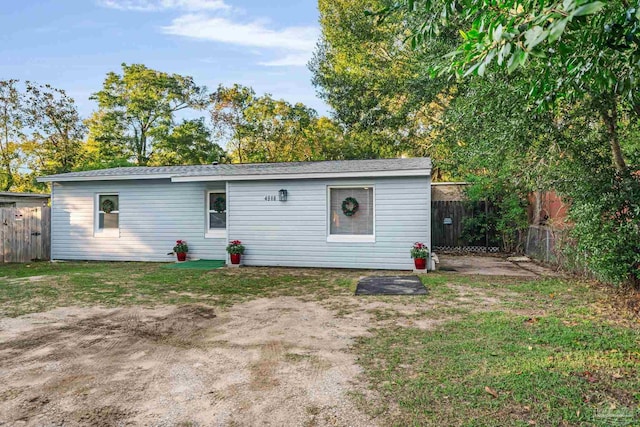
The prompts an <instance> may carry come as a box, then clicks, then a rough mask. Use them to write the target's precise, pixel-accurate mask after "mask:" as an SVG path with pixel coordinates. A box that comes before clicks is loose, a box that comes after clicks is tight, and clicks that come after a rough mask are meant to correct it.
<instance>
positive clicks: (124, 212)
mask: <svg viewBox="0 0 640 427" xmlns="http://www.w3.org/2000/svg"><path fill="white" fill-rule="evenodd" d="M209 189H210V190H216V189H221V190H223V189H224V183H171V182H170V181H169V180H145V181H138V182H136V181H101V182H96V181H94V182H68V183H56V184H55V190H54V193H53V194H54V200H53V203H52V224H53V227H52V230H53V232H52V237H51V251H52V259H69V260H104V261H132V260H136V261H173V260H174V259H175V255H173V256H172V255H167V253H169V252H171V250H172V248H173V245H174V244H175V241H176V240H177V239H183V240H186V241H187V243H188V244H189V255H190V256H191V257H194V258H203V259H226V252H225V247H226V244H227V241H226V239H224V238H222V239H206V238H205V237H204V235H205V218H206V217H205V193H206V191H207V190H209ZM97 193H118V194H119V197H120V198H119V203H120V223H119V226H120V237H94V204H95V195H96V194H97Z"/></svg>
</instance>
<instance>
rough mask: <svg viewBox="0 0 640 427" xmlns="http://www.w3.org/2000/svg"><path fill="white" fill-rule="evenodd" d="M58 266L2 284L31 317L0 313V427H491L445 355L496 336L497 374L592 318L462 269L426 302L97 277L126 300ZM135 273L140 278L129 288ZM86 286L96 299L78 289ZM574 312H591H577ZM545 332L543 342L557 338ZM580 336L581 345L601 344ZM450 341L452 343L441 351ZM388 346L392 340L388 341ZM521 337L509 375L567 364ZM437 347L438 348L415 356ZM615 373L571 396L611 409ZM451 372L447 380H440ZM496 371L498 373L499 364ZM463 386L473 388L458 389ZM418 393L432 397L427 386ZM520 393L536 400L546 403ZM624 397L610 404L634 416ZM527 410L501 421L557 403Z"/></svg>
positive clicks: (335, 276)
mask: <svg viewBox="0 0 640 427" xmlns="http://www.w3.org/2000/svg"><path fill="white" fill-rule="evenodd" d="M464 265H465V263H461V264H460V265H458V266H456V267H457V268H459V269H462V267H463V266H464ZM63 267H64V268H65V269H66V270H64V271H53V273H55V274H54V275H52V274H51V272H52V271H49V270H47V267H46V266H34V267H33V268H34V269H35V268H37V269H38V270H37V271H28V270H27V269H28V268H31V267H24V268H21V269H18V270H17V274H16V276H17V278H16V279H2V278H0V291H3V292H4V303H3V305H2V307H4V309H5V310H7V311H8V312H12V311H11V310H13V309H11V306H10V304H9V303H10V302H11V301H16V303H15V304H14V306H15V307H18V308H19V309H20V310H31V313H30V314H17V315H15V316H4V317H3V316H1V315H0V426H3V425H11V426H14V425H16V426H21V425H25V426H45V425H46V426H80V425H83V426H84V425H97V426H127V425H150V426H255V425H264V426H269V425H271V426H281V425H295V426H375V425H388V424H395V425H404V424H410V425H422V424H425V423H426V424H429V425H431V424H433V422H435V421H434V420H440V421H442V420H443V419H444V418H442V417H443V416H445V417H449V418H447V419H450V421H451V423H450V424H452V425H453V424H455V425H458V424H461V422H462V420H467V421H468V420H469V419H470V418H469V417H476V418H478V419H485V418H486V419H494V418H495V419H503V418H504V416H505V415H504V414H502V413H495V411H494V409H492V408H495V403H494V402H492V401H491V400H487V399H493V398H494V397H493V395H488V394H487V393H486V392H483V391H482V390H483V387H485V386H486V385H487V384H493V383H492V382H490V380H491V379H490V378H489V379H488V378H485V377H482V378H475V377H474V375H479V374H482V373H483V372H485V373H488V374H491V372H492V371H491V370H484V371H480V372H475V371H474V372H475V373H474V372H471V373H465V374H464V375H463V377H461V378H457V379H456V378H455V377H454V378H451V375H454V374H455V375H457V374H460V375H462V374H461V372H463V370H464V369H465V367H466V365H460V366H457V365H456V366H457V367H456V366H454V365H455V362H456V361H457V359H456V358H457V355H458V354H459V352H460V351H461V349H459V348H451V349H448V348H447V346H450V345H454V344H455V343H457V342H460V343H461V344H460V345H462V346H463V347H462V351H463V352H464V351H466V350H465V349H466V348H467V347H464V346H473V345H475V344H473V343H475V342H476V341H477V339H478V336H481V337H482V338H481V339H482V340H485V339H494V338H495V339H494V342H493V344H492V350H491V351H492V353H491V354H502V353H504V355H505V359H504V360H506V361H507V362H509V360H510V359H508V356H509V355H510V354H512V352H513V348H514V347H513V345H514V344H513V343H511V342H506V341H505V344H504V346H502V344H501V343H502V342H503V341H504V340H507V341H508V337H511V336H513V335H514V331H520V332H519V333H520V334H528V333H529V329H530V328H532V327H537V328H543V327H546V325H547V323H545V322H546V321H545V319H549V321H550V322H560V324H562V325H565V324H566V325H569V326H567V328H571V327H574V326H573V325H578V324H581V323H579V322H577V321H575V320H576V317H575V316H576V315H578V314H579V315H580V316H583V315H584V316H587V315H589V316H591V315H592V314H589V313H596V312H598V313H600V312H601V310H602V309H603V306H602V305H593V304H595V299H594V298H595V297H593V296H591V295H592V294H591V293H589V292H590V291H589V290H588V288H587V287H586V286H584V285H581V284H579V283H577V282H575V283H573V284H572V285H571V287H568V286H567V285H566V284H565V283H564V282H562V281H561V280H550V281H549V280H547V281H545V280H539V281H526V280H525V281H523V280H522V279H513V278H507V277H496V276H482V275H479V274H478V275H474V276H468V275H465V274H464V273H463V272H461V271H457V272H453V271H449V272H443V273H436V274H431V273H430V274H428V275H427V276H426V277H424V278H423V280H425V283H427V287H428V288H429V294H428V295H422V296H412V297H407V296H390V297H386V296H384V297H381V296H374V297H357V296H354V295H353V290H354V285H355V281H356V280H357V278H358V277H360V276H361V275H362V272H348V271H345V272H342V271H321V270H318V271H312V270H303V269H299V270H296V269H291V270H275V269H255V270H253V269H246V271H245V270H243V271H229V272H226V271H218V272H212V273H207V272H191V273H188V272H187V273H184V272H183V273H181V274H178V273H176V274H175V277H174V276H172V275H171V274H172V273H171V272H166V271H164V270H160V267H158V266H155V265H149V266H145V265H130V264H113V265H111V264H110V265H108V266H106V267H105V268H107V267H108V268H109V272H110V276H109V279H110V280H113V277H114V275H118V276H117V277H118V279H119V280H120V283H122V289H113V288H112V287H113V284H112V283H101V282H100V280H106V279H103V278H104V277H105V275H104V274H103V273H102V272H101V273H100V274H96V273H95V270H97V269H100V268H102V267H103V266H102V265H96V266H91V267H92V269H93V272H87V271H86V270H87V269H86V267H84V266H83V265H67V266H63ZM485 267H486V266H485ZM490 267H491V266H490ZM483 268H484V267H483ZM119 269H121V270H122V271H119ZM139 270H143V273H141V275H140V276H137V277H135V278H132V279H131V283H129V282H127V280H128V279H127V278H128V277H131V276H132V274H136V272H137V271H139ZM23 273H24V274H25V275H24V276H22V274H23ZM36 273H37V274H36ZM43 273H44V274H43ZM46 273H49V274H48V275H47V274H46ZM547 273H548V274H551V273H549V272H546V273H545V275H546V274H547ZM533 274H534V275H535V276H536V278H537V279H539V277H540V276H541V275H536V274H535V273H533ZM33 277H38V279H37V280H32V278H33ZM481 277H487V279H486V280H484V279H479V278H481ZM2 280H4V282H3V281H2ZM527 280H530V279H527ZM88 284H92V286H93V287H92V288H89V289H87V286H88ZM50 289H54V290H55V292H51V291H50ZM177 289H180V290H181V292H182V293H178V292H177V291H176V290H177ZM107 291H108V292H110V294H108V297H105V296H104V295H105V292H107ZM265 294H266V295H268V296H266V297H265ZM0 296H1V295H0ZM177 298H179V299H182V298H185V299H188V301H187V302H180V301H175V299H177ZM32 299H37V301H38V305H37V306H38V307H40V306H46V304H50V305H49V309H48V311H45V310H40V312H34V311H35V310H33V307H34V305H33V304H31V303H30V302H29V301H31V300H32ZM71 301H76V305H73V304H68V303H69V302H71ZM62 304H66V306H61V305H62ZM598 304H600V303H598ZM109 305H111V307H113V308H108V306H109ZM56 306H58V308H53V307H56ZM585 306H588V307H592V308H590V309H589V312H588V313H586V314H583V312H584V311H585ZM574 310H575V311H574ZM607 312H608V311H607ZM27 313H29V312H28V311H27ZM496 313H502V314H496ZM496 315H502V316H505V318H508V319H514V320H512V321H513V322H515V323H513V324H509V325H507V326H505V327H504V330H502V329H495V328H498V327H502V326H500V325H501V323H499V322H497V321H496V320H495V319H494V317H491V316H496ZM585 318H586V317H585ZM487 319H491V321H490V322H488V321H487ZM522 319H524V321H523V320H522ZM605 321H606V322H609V321H610V319H609V318H608V319H606V320H605ZM487 322H488V323H487ZM496 322H497V323H496ZM554 324H555V323H552V324H551V326H549V331H546V329H543V330H541V332H540V333H543V332H544V333H547V332H548V334H549V337H550V338H549V339H555V338H554V337H556V335H557V327H556V326H553V325H554ZM465 325H468V327H467V326H465ZM476 325H480V326H481V325H485V326H484V327H485V329H486V328H489V329H487V330H485V331H481V330H480V329H477V327H476ZM531 325H535V326H531ZM443 327H446V328H447V332H446V334H444V335H443V334H442V333H441V329H442V328H443ZM478 327H479V326H478ZM603 327H604V326H603ZM606 327H607V328H610V326H608V325H606ZM616 327H617V326H616ZM492 328H494V329H492ZM611 328H613V327H612V326H611ZM521 329H522V330H521ZM612 330H613V329H612ZM620 330H621V331H623V332H624V331H626V330H623V329H620ZM585 331H586V332H585V334H588V336H597V335H598V334H601V333H602V331H600V330H599V329H598V330H593V331H592V330H588V329H587V330H585ZM615 331H618V330H617V329H615ZM451 333H457V334H458V338H456V340H454V341H449V340H447V339H446V337H447V336H449V334H451ZM607 333H609V335H611V334H612V332H607ZM616 333H618V332H616ZM625 333H626V334H627V335H628V336H627V335H624V336H623V335H620V336H622V338H616V340H617V341H615V343H618V344H619V345H618V347H612V348H617V349H618V350H616V351H619V353H609V352H605V353H602V352H601V351H600V349H599V348H598V349H596V350H594V351H598V352H597V353H595V354H597V355H598V357H599V358H600V359H597V360H601V358H602V357H604V356H603V354H604V355H610V354H611V355H615V354H626V353H628V352H630V350H628V349H627V350H625V348H626V347H624V346H627V347H629V348H633V343H634V342H635V341H634V336H633V335H630V333H629V332H625ZM403 334H404V335H403ZM478 334H480V335H478ZM394 337H399V338H398V340H399V341H398V342H397V343H396V342H394V341H393V340H394V339H395V338H394ZM523 337H524V335H523ZM625 337H626V338H625ZM440 338H443V341H442V342H441V343H440V342H439V341H438V339H440ZM519 339H520V338H519ZM521 339H522V341H523V342H525V344H527V345H528V346H529V347H528V349H529V350H527V352H525V353H523V354H522V355H520V354H519V355H518V357H519V358H518V359H517V360H514V361H513V363H514V364H515V365H517V366H520V365H521V363H520V360H521V359H522V360H523V361H524V360H525V356H526V357H529V356H530V355H534V356H535V357H536V359H535V360H536V361H538V360H540V361H548V360H550V359H549V357H551V356H550V355H553V354H555V353H554V352H555V351H556V350H557V348H559V347H560V348H565V350H564V351H565V354H566V355H570V354H571V351H572V350H571V348H570V346H571V345H573V344H572V343H574V341H575V340H574V338H572V335H570V334H569V335H567V338H566V343H565V342H564V341H563V342H561V343H555V344H554V345H553V346H552V347H549V349H546V348H545V349H543V350H544V351H543V350H539V351H541V353H540V354H537V353H535V351H534V350H536V349H535V348H534V347H533V346H532V345H531V344H530V341H529V339H530V338H527V337H524V338H521ZM545 339H547V338H545ZM464 340H468V341H469V344H465V342H466V341H464ZM625 340H626V341H625ZM435 342H438V344H437V345H435V344H434V345H435V347H434V348H435V350H433V349H432V350H431V351H429V352H427V353H426V354H421V352H424V351H425V348H427V347H426V346H428V345H431V344H433V343H435ZM430 343H431V344H430ZM598 345H600V344H598ZM611 345H614V344H611ZM562 346H564V347H562ZM607 346H609V344H607ZM502 347H504V348H502ZM472 348H475V347H472ZM607 348H609V347H607ZM625 352H626V353H625ZM475 353H478V356H477V358H478V360H477V361H475V362H473V363H486V362H484V361H485V360H486V357H488V356H486V355H483V354H482V352H477V351H476V350H474V352H471V353H468V352H467V353H465V354H475ZM434 354H439V356H438V357H435V358H434ZM491 357H494V356H491ZM567 357H569V356H567ZM571 357H573V356H571ZM575 357H576V358H578V357H580V358H581V357H582V356H581V355H580V354H576V356H575ZM607 357H609V356H607ZM611 357H613V356H611ZM500 360H503V359H500ZM572 360H573V359H571V360H570V361H569V362H571V363H569V362H567V363H569V365H571V370H569V368H565V367H563V368H562V376H561V377H560V378H569V380H571V378H573V377H574V373H573V370H575V369H576V368H575V366H582V365H585V367H584V368H583V367H581V368H579V369H580V370H581V372H582V371H585V372H586V371H587V367H588V369H589V372H592V371H593V369H594V368H593V367H591V366H590V365H589V366H587V365H586V364H585V363H586V362H584V361H583V360H582V359H576V360H575V361H572ZM594 360H595V359H594ZM616 360H617V359H616ZM625 360H626V359H625ZM440 362H442V364H440ZM461 363H462V362H461ZM509 363H511V362H509ZM522 363H525V362H522ZM526 363H528V364H532V362H531V361H530V360H528V359H527V360H526ZM599 363H600V362H599ZM616 363H617V362H616ZM625 363H627V362H626V361H624V363H623V364H619V365H615V364H614V363H613V362H612V364H611V366H610V367H607V369H608V370H609V371H611V372H608V371H607V372H608V374H611V375H610V376H611V378H613V379H612V380H611V381H613V382H611V383H609V382H606V383H605V382H604V381H600V382H585V383H584V384H583V385H580V387H582V388H581V389H580V390H582V391H581V392H583V393H587V392H592V391H593V393H597V395H598V396H600V395H602V393H608V392H607V391H606V390H610V389H612V390H614V389H615V390H614V391H615V392H616V393H618V394H619V395H621V396H622V395H623V394H621V393H623V392H624V393H626V390H627V389H631V388H632V385H630V384H631V383H629V384H627V382H626V381H629V382H630V381H632V380H631V378H633V375H632V368H629V367H628V366H627V365H625ZM449 364H452V366H454V368H455V369H457V370H454V371H451V370H450V369H449ZM614 365H615V366H614ZM509 366H510V365H509ZM425 367H427V368H425ZM492 369H493V368H492ZM494 369H495V372H506V371H504V369H505V368H504V367H502V366H495V367H494ZM509 369H510V368H509ZM541 372H543V373H546V372H548V368H545V369H543V370H542V371H541ZM455 375H454V376H455ZM483 375H484V374H483ZM567 375H568V376H567ZM474 378H475V379H474ZM545 378H546V377H545ZM590 378H591V377H590ZM598 378H604V375H602V376H599V377H598ZM627 378H629V380H627ZM470 379H473V381H476V382H477V384H475V383H473V382H471V383H470V384H467V385H465V384H462V381H463V380H464V381H470ZM491 381H493V380H491ZM541 381H542V380H541ZM571 381H572V380H571ZM429 382H432V383H433V384H435V385H437V387H436V386H435V385H433V384H432V385H431V386H429V387H426V386H425V384H429ZM447 384H449V385H447ZM456 384H460V387H462V390H464V391H461V392H456V393H457V394H456V393H454V394H453V395H452V396H457V395H461V396H462V395H463V394H465V393H467V391H468V390H469V389H472V390H476V389H479V390H480V392H479V393H477V392H476V394H475V395H472V396H471V397H470V398H471V399H472V400H473V402H474V404H475V405H476V406H473V407H468V405H467V404H466V403H465V402H467V400H466V399H467V398H466V397H465V398H464V399H463V402H455V401H453V400H451V399H452V397H449V398H448V399H450V401H451V402H454V403H455V404H454V403H451V404H449V405H445V407H440V406H442V405H443V403H442V402H448V400H446V399H445V400H442V399H441V398H439V397H437V396H439V394H438V393H441V392H440V391H439V390H445V389H444V388H443V387H445V386H446V387H455V386H456ZM509 384H513V382H510V383H509ZM541 384H544V381H542V382H541ZM492 386H493V387H498V386H497V385H492ZM523 387H524V388H522V389H518V388H516V389H514V390H513V391H510V392H506V391H504V392H501V393H500V394H499V396H500V399H503V401H502V400H501V405H502V406H501V407H504V408H506V409H504V410H505V411H507V412H505V414H511V415H513V413H515V412H513V413H512V412H509V411H512V410H513V408H514V407H515V406H517V405H518V404H516V403H514V402H512V401H511V400H510V397H509V396H511V395H510V394H509V393H513V394H512V395H513V396H516V395H518V394H517V393H524V392H527V393H528V392H529V389H530V388H531V387H530V385H526V386H523ZM573 387H575V384H574V385H573ZM616 387H617V388H619V389H620V390H617V389H616ZM592 389H594V390H592ZM523 390H524V391H523ZM531 392H532V393H536V395H539V394H540V393H543V395H544V390H536V389H533V390H531ZM610 394H611V393H610ZM614 394H615V393H614ZM618 394H615V395H616V396H617V395H618ZM585 395H586V394H585ZM580 396H582V395H580ZM580 396H578V397H577V399H582V397H580ZM625 396H626V395H625ZM434 399H436V400H434ZM438 399H439V400H438ZM632 400H633V399H631V398H629V399H626V400H624V399H623V400H620V402H619V403H621V404H624V405H627V406H628V407H630V406H629V405H631V403H629V402H632ZM436 402H439V403H437V404H436ZM581 404H584V403H581ZM465 405H467V406H465ZM514 405H515V406H514ZM554 405H555V406H554ZM570 405H572V406H575V405H576V402H574V401H570ZM584 405H586V404H584ZM538 406H539V408H541V409H537V408H538ZM538 406H535V405H534V406H531V408H532V409H531V413H527V414H525V415H522V416H518V417H516V418H517V419H511V418H513V417H512V416H511V415H508V416H509V417H511V418H509V422H508V423H505V425H506V424H509V425H520V424H519V423H520V422H521V421H522V420H524V421H525V422H530V421H533V420H534V419H535V418H536V417H537V418H538V419H539V420H540V423H539V425H558V424H557V417H556V414H558V413H559V412H558V410H556V409H557V407H560V408H564V407H563V406H562V405H560V404H558V403H549V402H547V401H544V402H542V403H541V404H540V405H538ZM425 408H430V409H429V410H428V411H427V410H426V409H425ZM477 408H480V410H479V409H477ZM549 408H550V409H549ZM554 408H556V409H554ZM547 409H548V410H547ZM588 409H589V407H588V405H587V407H586V410H588ZM537 410H539V411H540V413H539V414H537V413H536V412H535V411H537ZM478 411H480V413H478ZM492 411H493V412H492ZM572 413H574V414H575V413H576V412H575V411H573V412H572ZM455 414H459V415H455ZM577 414H578V415H573V417H574V418H575V419H576V420H581V418H579V417H583V418H584V415H580V414H583V412H581V410H579V411H578V412H577ZM554 417H556V418H554ZM545 420H546V421H545ZM458 421H460V422H458ZM572 423H573V421H572V422H570V423H569V425H571V424H572ZM573 424H575V423H573ZM496 425H498V424H496ZM575 425H577V424H575Z"/></svg>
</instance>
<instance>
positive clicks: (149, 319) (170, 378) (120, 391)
mask: <svg viewBox="0 0 640 427" xmlns="http://www.w3.org/2000/svg"><path fill="white" fill-rule="evenodd" d="M368 326H370V325H369V324H368V317H367V316H366V315H363V316H361V317H354V318H353V319H351V320H350V321H345V319H340V318H336V316H335V314H334V312H332V311H330V310H328V309H326V308H323V307H322V306H320V305H319V304H318V303H316V302H303V301H301V300H299V299H297V298H293V297H279V298H271V299H257V300H253V301H251V302H248V303H244V304H238V305H236V306H233V307H231V308H230V309H228V310H226V311H219V310H218V309H213V308H211V307H208V306H205V305H186V306H180V307H161V308H155V309H145V308H140V307H132V308H125V309H100V308H86V309H85V308H70V309H57V310H53V311H50V312H47V313H40V314H34V315H28V316H22V317H18V318H14V319H8V318H5V319H0V377H1V378H2V381H1V382H0V425H2V424H4V423H6V424H9V425H44V424H46V425H65V426H67V425H69V426H75V425H104V426H111V425H114V426H115V425H317V426H324V425H351V426H359V425H362V426H370V425H373V424H374V423H373V421H372V420H371V419H369V418H368V417H367V416H366V415H365V414H363V413H362V412H360V410H359V409H358V408H357V407H356V406H355V404H354V402H353V401H352V399H351V398H350V397H349V392H350V391H353V390H356V389H358V388H359V387H360V385H359V383H358V377H359V374H360V373H361V371H360V368H359V366H358V365H357V364H356V361H355V359H354V356H353V355H352V354H351V353H350V352H349V347H350V346H351V345H352V344H353V340H354V338H356V337H358V336H362V335H364V334H366V331H367V328H368Z"/></svg>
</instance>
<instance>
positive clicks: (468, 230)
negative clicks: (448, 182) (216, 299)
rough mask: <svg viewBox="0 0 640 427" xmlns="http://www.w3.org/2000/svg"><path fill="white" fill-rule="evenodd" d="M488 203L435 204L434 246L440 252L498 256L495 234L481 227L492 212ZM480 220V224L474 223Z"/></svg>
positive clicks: (435, 202) (445, 202) (433, 211)
mask: <svg viewBox="0 0 640 427" xmlns="http://www.w3.org/2000/svg"><path fill="white" fill-rule="evenodd" d="M491 209H492V208H491V206H489V205H487V203H486V202H476V203H471V202H465V201H457V200H456V201H441V200H438V201H433V202H431V245H432V246H433V249H434V250H437V251H455V252H498V251H499V250H500V247H499V246H498V245H496V244H495V240H496V239H495V232H494V231H493V230H487V229H486V227H483V226H481V224H482V223H483V222H484V221H483V220H482V218H486V217H487V215H488V214H489V212H491ZM474 218H476V219H478V221H476V222H478V224H476V223H475V222H474V221H473V220H474Z"/></svg>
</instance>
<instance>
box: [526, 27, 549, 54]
mask: <svg viewBox="0 0 640 427" xmlns="http://www.w3.org/2000/svg"><path fill="white" fill-rule="evenodd" d="M548 35H549V31H548V30H544V29H543V28H542V27H541V26H539V25H536V26H535V27H533V28H531V29H529V30H527V32H526V33H524V38H525V41H524V45H525V47H526V48H527V49H528V50H531V49H533V48H535V47H536V46H537V45H539V44H540V43H542V42H543V41H544V40H545V39H546V38H547V36H548Z"/></svg>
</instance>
